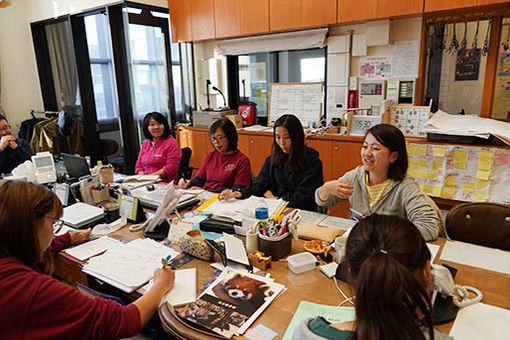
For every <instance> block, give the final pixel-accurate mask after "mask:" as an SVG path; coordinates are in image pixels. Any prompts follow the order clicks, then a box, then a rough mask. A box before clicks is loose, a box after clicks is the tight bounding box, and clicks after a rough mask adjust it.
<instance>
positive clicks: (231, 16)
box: [214, 0, 240, 38]
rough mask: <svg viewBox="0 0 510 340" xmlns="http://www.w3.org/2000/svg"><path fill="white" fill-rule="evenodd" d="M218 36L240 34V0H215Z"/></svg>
mask: <svg viewBox="0 0 510 340" xmlns="http://www.w3.org/2000/svg"><path fill="white" fill-rule="evenodd" d="M214 27H215V29H216V38H225V37H233V36H236V35H239V34H240V21H239V0H214Z"/></svg>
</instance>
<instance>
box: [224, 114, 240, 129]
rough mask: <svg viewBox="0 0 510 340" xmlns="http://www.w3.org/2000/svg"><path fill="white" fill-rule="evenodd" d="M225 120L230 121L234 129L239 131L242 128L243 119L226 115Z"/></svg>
mask: <svg viewBox="0 0 510 340" xmlns="http://www.w3.org/2000/svg"><path fill="white" fill-rule="evenodd" d="M226 118H228V119H230V121H231V122H232V123H234V126H235V127H236V129H240V128H242V127H243V119H242V118H241V116H240V115H228V116H226Z"/></svg>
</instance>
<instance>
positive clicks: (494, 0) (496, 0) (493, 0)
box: [478, 0, 508, 6]
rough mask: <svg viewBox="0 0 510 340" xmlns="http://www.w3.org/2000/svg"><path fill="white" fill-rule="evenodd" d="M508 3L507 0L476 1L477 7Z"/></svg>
mask: <svg viewBox="0 0 510 340" xmlns="http://www.w3.org/2000/svg"><path fill="white" fill-rule="evenodd" d="M504 2H508V0H478V6H483V5H491V4H502V3H504Z"/></svg>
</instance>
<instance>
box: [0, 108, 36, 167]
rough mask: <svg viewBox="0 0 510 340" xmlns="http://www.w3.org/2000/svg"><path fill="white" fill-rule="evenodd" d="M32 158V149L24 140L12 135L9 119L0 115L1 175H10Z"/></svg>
mask: <svg viewBox="0 0 510 340" xmlns="http://www.w3.org/2000/svg"><path fill="white" fill-rule="evenodd" d="M30 157H32V149H31V148H30V145H29V144H28V142H27V141H26V140H24V139H16V137H14V136H13V135H12V132H11V127H10V126H9V124H8V123H7V118H5V116H3V115H0V174H8V173H10V172H11V171H12V169H14V168H15V167H17V166H18V165H20V164H21V163H23V162H24V161H26V160H30Z"/></svg>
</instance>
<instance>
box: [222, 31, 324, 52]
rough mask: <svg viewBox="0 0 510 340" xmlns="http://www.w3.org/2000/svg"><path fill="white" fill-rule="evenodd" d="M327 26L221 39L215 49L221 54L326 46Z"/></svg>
mask: <svg viewBox="0 0 510 340" xmlns="http://www.w3.org/2000/svg"><path fill="white" fill-rule="evenodd" d="M327 33H328V29H327V28H319V29H314V30H306V31H298V32H289V33H277V34H267V35H259V36H256V37H247V38H239V39H229V40H223V41H220V42H219V43H218V47H217V49H216V51H217V53H218V54H222V55H241V54H250V53H261V52H273V51H286V50H302V49H308V48H316V47H324V46H326V34H327Z"/></svg>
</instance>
